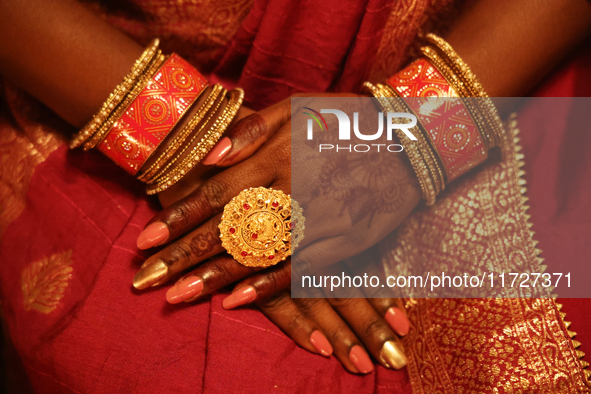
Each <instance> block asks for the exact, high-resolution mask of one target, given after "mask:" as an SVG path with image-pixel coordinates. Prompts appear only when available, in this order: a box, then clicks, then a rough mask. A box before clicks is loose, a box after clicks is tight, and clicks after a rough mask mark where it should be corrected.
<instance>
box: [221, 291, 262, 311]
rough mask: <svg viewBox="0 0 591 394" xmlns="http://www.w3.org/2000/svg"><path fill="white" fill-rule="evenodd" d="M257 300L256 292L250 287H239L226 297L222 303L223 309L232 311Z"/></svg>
mask: <svg viewBox="0 0 591 394" xmlns="http://www.w3.org/2000/svg"><path fill="white" fill-rule="evenodd" d="M256 299H257V292H256V290H255V288H254V287H252V286H245V287H241V288H240V289H238V290H236V291H234V292H233V293H232V294H230V295H229V296H227V297H226V298H225V299H224V301H223V302H222V306H223V307H224V309H232V308H236V307H237V306H240V305H244V304H248V303H249V302H252V301H254V300H256Z"/></svg>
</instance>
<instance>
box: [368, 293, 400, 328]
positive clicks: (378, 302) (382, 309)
mask: <svg viewBox="0 0 591 394" xmlns="http://www.w3.org/2000/svg"><path fill="white" fill-rule="evenodd" d="M367 301H368V302H369V303H370V304H371V306H373V308H374V309H375V310H376V312H377V313H378V314H379V315H380V316H382V317H383V318H384V319H385V320H386V322H387V323H388V325H389V326H390V327H391V328H392V330H394V332H395V333H396V334H398V335H399V336H401V337H403V336H405V335H406V334H408V331H409V330H410V322H409V320H408V317H407V315H406V309H405V308H404V305H403V303H402V300H401V299H400V298H368V299H367Z"/></svg>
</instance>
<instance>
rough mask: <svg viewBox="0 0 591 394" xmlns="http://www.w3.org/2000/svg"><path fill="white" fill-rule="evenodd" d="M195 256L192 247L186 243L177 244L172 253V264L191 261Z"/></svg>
mask: <svg viewBox="0 0 591 394" xmlns="http://www.w3.org/2000/svg"><path fill="white" fill-rule="evenodd" d="M192 256H193V251H192V250H191V247H190V246H189V245H187V244H185V243H184V242H177V244H175V246H174V247H173V248H172V250H171V251H170V263H171V264H176V263H178V262H182V261H188V260H191V257H192Z"/></svg>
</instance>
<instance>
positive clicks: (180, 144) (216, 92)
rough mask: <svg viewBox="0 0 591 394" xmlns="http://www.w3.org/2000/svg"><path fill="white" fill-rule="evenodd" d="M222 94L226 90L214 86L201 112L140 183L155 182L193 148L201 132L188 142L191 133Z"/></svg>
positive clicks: (150, 168) (146, 172)
mask: <svg viewBox="0 0 591 394" xmlns="http://www.w3.org/2000/svg"><path fill="white" fill-rule="evenodd" d="M222 92H224V88H222V86H221V85H214V86H213V88H212V90H211V92H210V93H209V96H208V97H207V99H206V100H205V102H204V103H203V105H202V106H201V107H200V108H199V111H198V112H197V113H196V114H195V115H194V116H193V117H192V118H191V120H190V121H189V123H187V125H185V127H184V128H183V129H182V130H181V131H180V132H179V133H178V135H176V136H175V137H174V139H173V140H172V141H171V142H170V144H169V145H168V146H167V147H166V149H165V150H164V152H162V153H161V154H160V156H159V157H158V159H157V160H156V161H155V162H154V163H153V164H152V165H150V167H149V168H148V169H147V170H146V171H144V172H143V173H142V174H141V175H140V176H138V179H139V180H140V181H142V182H146V183H151V182H153V181H154V179H156V178H158V176H161V175H162V174H163V172H164V171H166V169H167V168H168V167H170V166H171V165H172V164H174V162H176V160H178V157H180V156H181V155H182V154H183V153H184V152H185V150H186V149H187V148H188V147H189V146H191V144H192V143H193V141H195V139H196V138H197V136H198V135H199V132H198V133H196V134H195V135H194V136H193V138H192V139H191V140H190V141H188V142H187V141H186V140H187V138H189V136H190V135H191V133H193V131H195V128H196V127H197V126H198V125H199V123H200V122H201V121H202V120H203V118H204V117H205V115H207V114H208V113H209V112H210V109H211V108H212V107H213V105H214V104H215V103H216V100H217V99H218V97H219V96H220V94H221V95H222V96H223V95H225V93H222ZM221 102H222V101H221V100H219V102H218V105H217V107H216V108H215V109H214V110H213V111H212V112H211V114H210V116H209V118H208V119H207V120H205V121H204V122H203V126H202V127H201V129H200V130H199V131H201V130H202V129H203V128H204V127H205V125H207V123H208V122H209V120H210V119H211V117H212V116H213V115H214V114H215V112H217V110H218V108H219V107H220V105H221ZM179 148H181V151H180V152H178V154H177V151H178V150H179ZM175 154H177V155H176V157H175V158H174V159H173V160H172V161H171V162H170V163H168V164H167V167H166V168H162V166H163V165H164V164H165V163H166V162H167V160H169V159H170V158H171V157H173V155H175Z"/></svg>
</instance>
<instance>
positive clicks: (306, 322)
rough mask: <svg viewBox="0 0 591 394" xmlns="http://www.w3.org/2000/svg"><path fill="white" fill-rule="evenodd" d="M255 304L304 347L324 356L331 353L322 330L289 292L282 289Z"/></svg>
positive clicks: (330, 347)
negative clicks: (298, 305) (299, 306)
mask: <svg viewBox="0 0 591 394" xmlns="http://www.w3.org/2000/svg"><path fill="white" fill-rule="evenodd" d="M257 306H258V308H259V309H260V310H261V312H263V313H264V314H265V316H267V317H268V318H269V320H271V321H272V322H273V323H275V325H276V326H277V327H279V328H280V329H281V330H282V331H283V332H284V333H285V334H287V335H288V336H289V337H290V338H291V339H293V340H294V341H295V343H297V344H298V345H300V346H301V347H303V348H304V349H306V350H308V351H310V352H312V353H318V354H321V355H323V356H326V357H328V356H330V355H331V354H332V351H333V350H332V346H331V345H330V343H329V342H328V340H327V339H326V336H325V335H324V334H323V333H322V330H321V329H320V328H319V327H318V325H317V324H316V323H314V321H312V320H311V319H310V318H309V317H307V316H306V315H305V314H304V313H303V312H302V310H301V309H300V308H298V307H297V305H296V304H295V303H294V302H293V300H292V299H291V297H290V296H289V292H287V291H283V292H280V293H279V294H277V295H275V296H273V297H271V298H268V299H266V300H263V301H259V302H257Z"/></svg>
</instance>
